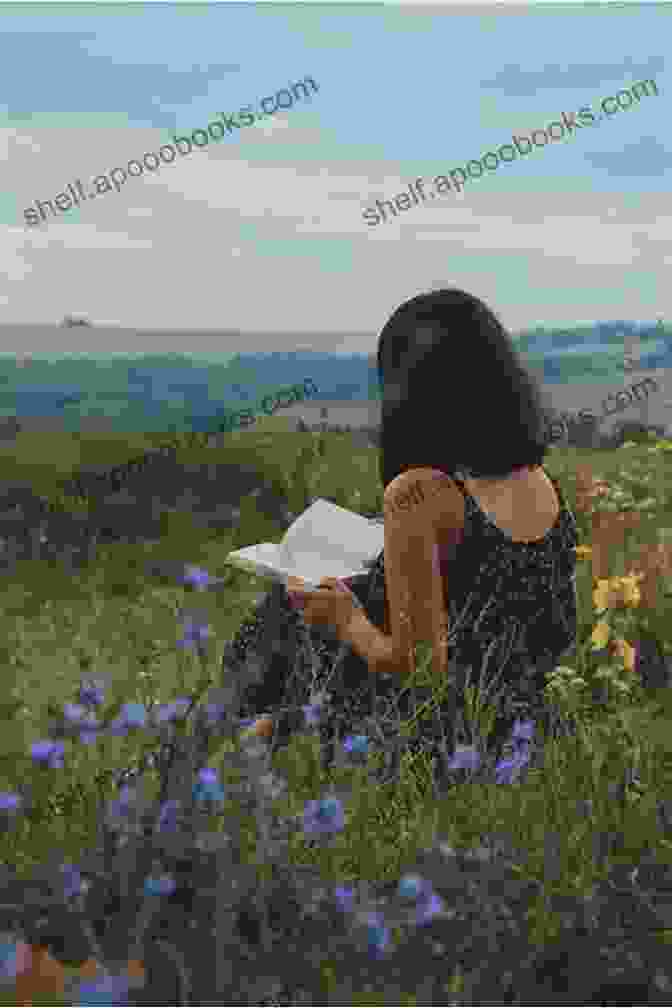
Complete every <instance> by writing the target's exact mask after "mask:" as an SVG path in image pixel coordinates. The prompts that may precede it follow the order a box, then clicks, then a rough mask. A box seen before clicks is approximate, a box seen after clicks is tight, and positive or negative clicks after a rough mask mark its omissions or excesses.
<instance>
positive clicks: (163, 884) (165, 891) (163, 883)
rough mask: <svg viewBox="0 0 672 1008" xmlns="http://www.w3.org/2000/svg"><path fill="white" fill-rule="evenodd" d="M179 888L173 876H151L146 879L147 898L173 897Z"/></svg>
mask: <svg viewBox="0 0 672 1008" xmlns="http://www.w3.org/2000/svg"><path fill="white" fill-rule="evenodd" d="M176 888H177V885H176V882H175V879H174V878H173V877H172V875H167V874H166V875H159V876H158V877H157V876H152V875H149V876H148V877H147V878H146V879H145V885H144V890H145V895H146V896H172V894H173V893H174V892H175V890H176Z"/></svg>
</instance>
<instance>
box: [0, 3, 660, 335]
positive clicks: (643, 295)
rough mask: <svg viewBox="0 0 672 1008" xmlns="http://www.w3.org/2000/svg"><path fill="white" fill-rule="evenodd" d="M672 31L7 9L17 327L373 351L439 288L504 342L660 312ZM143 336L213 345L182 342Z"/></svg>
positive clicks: (614, 18)
mask: <svg viewBox="0 0 672 1008" xmlns="http://www.w3.org/2000/svg"><path fill="white" fill-rule="evenodd" d="M671 19H672V10H671V9H670V8H669V7H666V6H641V7H638V6H627V5H626V6H620V5H614V6H608V5H606V4H605V5H588V6H586V7H583V6H576V7H560V6H558V7H536V8H532V7H517V8H507V7H503V6H496V7H486V6H482V7H476V8H474V7H471V8H458V7H443V8H441V7H428V8H421V7H419V6H411V7H407V8H404V7H391V6H383V5H380V6H377V5H372V6H340V5H337V4H334V5H326V6H306V5H289V4H288V5H281V4H277V5H275V4H273V5H268V6H265V5H262V6H244V5H237V4H236V5H232V6H228V5H225V6H214V5H213V6H207V5H202V6H201V5H199V6H189V5H186V6H178V5H168V4H157V5H149V6H144V5H143V6H140V5H119V6H116V5H115V6H112V5H111V6H95V7H94V6H93V5H91V6H89V5H86V6H76V5H73V6H68V5H60V4H59V5H56V4H54V5H50V6H48V7H47V6H44V7H40V6H38V5H34V6H33V5H31V6H30V8H23V9H21V8H20V7H19V6H18V5H17V6H15V7H14V6H10V5H7V6H2V7H0V81H1V84H2V87H1V88H0V117H1V121H0V144H1V149H0V156H1V157H2V161H3V185H2V193H1V199H0V225H1V227H2V230H1V232H0V234H1V238H0V240H1V242H2V250H1V261H2V284H1V285H0V326H1V327H2V328H3V330H4V332H5V333H6V332H7V331H8V330H6V329H4V326H6V325H7V324H11V323H37V324H45V323H47V324H49V323H55V322H58V321H60V319H62V318H63V316H64V315H65V314H66V313H74V314H81V315H85V316H87V317H88V318H89V319H90V320H91V321H92V322H93V323H94V325H98V326H122V327H124V328H126V329H130V330H134V331H137V339H135V340H134V346H135V348H136V349H139V350H158V351H160V350H185V349H188V350H190V351H192V352H199V351H203V352H208V353H212V352H218V351H219V350H221V351H235V350H247V349H256V350H262V349H263V350H291V349H293V348H294V346H295V345H297V343H300V344H301V345H303V346H305V345H307V343H309V344H310V345H311V346H312V348H313V349H323V350H330V351H347V352H353V351H371V350H373V349H374V348H375V344H376V339H377V333H378V331H379V330H380V328H381V326H382V325H383V324H384V322H385V320H386V318H387V317H388V316H389V314H390V313H391V312H392V311H393V310H394V308H395V307H396V306H397V305H398V304H399V303H400V302H401V301H403V300H404V299H406V298H408V297H410V296H412V295H414V294H416V293H419V292H421V291H423V290H428V289H431V288H435V287H441V286H449V285H456V286H460V287H463V288H465V289H466V290H469V291H471V292H473V293H475V294H477V295H479V296H480V297H482V298H484V299H485V300H486V302H488V303H489V304H490V305H491V306H492V307H493V308H494V309H495V310H496V311H497V312H498V313H499V315H500V317H501V318H502V320H503V321H504V323H505V324H506V325H507V326H509V327H510V328H511V329H513V330H514V331H515V330H517V329H522V328H526V327H529V326H533V325H536V324H546V325H562V326H565V325H571V324H573V323H576V322H589V321H593V320H603V319H620V318H624V319H630V318H632V319H655V318H656V317H657V316H658V315H662V316H663V317H665V318H667V319H669V318H670V317H671V316H672V300H671V299H672V285H671V284H670V283H669V279H668V278H669V276H670V267H672V248H671V246H670V239H671V238H672V206H671V195H670V188H671V187H670V180H671V177H672V147H671V144H672V141H670V139H669V123H670V112H671V109H670V95H672V80H671V76H672V75H671V74H670V71H669V70H668V69H667V68H666V66H665V61H664V54H665V51H666V49H667V48H669V38H670V33H671V32H670V29H671V27H672V20H671ZM306 77H311V78H312V79H313V80H314V81H315V83H316V84H317V86H318V90H317V91H316V92H313V89H312V88H310V91H311V94H312V97H310V98H299V99H298V100H296V101H294V102H293V104H292V106H291V107H290V108H287V109H280V110H279V111H277V112H275V114H270V115H266V116H263V117H262V116H259V118H258V121H256V122H255V123H254V125H252V126H245V125H242V124H241V128H236V127H235V126H234V127H230V128H231V130H232V132H231V134H230V135H229V134H227V135H226V136H225V137H224V138H223V139H221V140H217V141H214V140H210V142H209V144H208V146H205V147H200V148H198V149H194V150H193V152H192V153H191V154H189V155H185V156H183V155H177V157H176V160H175V161H174V162H173V163H171V164H161V165H160V167H159V168H158V169H157V170H154V171H150V170H148V169H147V168H145V169H144V173H143V175H142V176H141V177H136V178H134V177H128V180H127V181H126V182H125V184H124V185H122V186H121V188H120V191H119V192H115V191H112V192H102V194H99V195H98V196H96V198H95V199H92V200H89V201H88V202H84V201H82V205H81V206H79V208H76V207H75V208H71V209H68V210H65V211H61V210H57V211H56V214H55V215H54V214H52V212H51V211H50V210H49V209H48V208H47V209H46V211H45V213H46V217H47V219H46V221H45V222H44V223H40V224H38V225H37V226H32V225H31V224H29V223H27V218H26V217H25V215H24V211H25V210H26V209H28V208H31V207H32V208H33V209H34V208H35V206H36V202H35V201H36V200H41V201H47V200H51V201H52V203H53V202H54V200H55V198H56V196H58V194H59V193H65V192H67V186H68V184H73V185H74V183H75V180H76V179H79V180H80V181H81V185H82V187H83V189H84V191H86V192H95V190H96V185H99V186H101V188H103V187H104V186H109V185H110V183H109V182H107V183H104V182H103V183H96V184H94V183H93V181H92V180H93V179H95V178H96V177H100V176H102V175H109V172H110V171H112V169H115V168H123V169H125V168H126V166H127V164H128V162H129V161H130V160H132V159H139V160H142V158H143V155H144V154H145V153H147V152H154V153H156V152H157V151H158V150H159V148H160V147H161V146H162V145H165V144H169V143H171V142H172V140H173V137H174V136H176V135H177V136H189V135H190V133H191V132H192V130H194V129H204V128H206V127H207V125H208V123H210V122H213V121H214V120H216V119H220V120H221V117H222V115H229V116H231V115H233V116H234V117H238V112H239V110H240V109H242V108H243V107H244V106H251V107H252V110H253V112H254V113H255V114H256V115H259V113H260V111H261V100H262V98H264V97H266V96H269V97H272V96H275V95H276V93H278V92H280V91H281V89H290V90H291V88H292V85H293V84H295V83H296V82H299V81H303V80H304V79H305V78H306ZM651 79H653V80H654V81H655V83H656V86H657V89H658V96H657V97H656V96H655V95H653V94H652V93H651V94H650V96H649V97H646V96H644V97H642V98H641V99H640V100H639V101H637V100H633V102H632V105H631V106H630V107H629V108H623V109H621V110H619V111H617V112H616V113H615V114H614V115H612V116H603V118H602V121H598V122H597V123H596V124H595V125H594V126H587V127H583V128H582V127H579V128H578V129H577V130H576V132H575V133H573V134H572V135H571V136H569V137H568V136H567V133H566V131H565V138H564V139H558V140H550V141H549V142H548V145H547V146H545V147H535V148H534V149H533V150H532V153H530V154H529V155H527V156H525V157H522V156H519V155H515V159H514V160H512V161H509V163H502V164H499V167H497V168H496V170H492V171H491V170H488V171H486V172H485V173H484V174H483V176H482V177H481V178H480V179H474V180H472V181H469V182H468V183H467V184H466V186H465V188H464V190H463V192H462V193H461V195H458V194H456V193H455V192H454V191H451V192H447V193H445V194H442V195H439V196H438V197H436V198H435V199H429V198H427V201H426V202H425V203H424V204H420V205H418V206H413V207H412V208H411V209H407V210H405V211H400V212H399V214H398V216H397V217H396V218H395V219H390V220H388V221H387V222H386V223H380V224H378V225H377V226H371V225H370V224H368V223H367V221H366V220H365V219H364V217H363V212H364V211H365V210H366V209H367V208H372V207H374V206H375V201H376V199H380V200H390V199H394V197H395V195H398V194H400V193H402V192H404V191H405V190H407V186H408V184H409V183H411V182H414V181H415V179H416V178H418V177H422V178H423V180H424V189H425V194H426V195H427V194H428V191H429V190H430V189H431V188H432V180H433V179H434V178H435V176H437V175H445V176H448V175H449V173H450V171H451V170H455V169H458V168H463V169H464V167H465V165H466V162H468V161H470V160H472V159H479V158H481V157H482V156H483V155H484V154H485V153H486V152H488V151H497V150H498V148H500V147H501V146H502V145H503V144H507V143H511V137H512V134H516V135H517V136H521V135H523V134H524V135H525V136H528V137H529V135H530V134H531V132H532V131H533V130H535V129H542V128H543V127H545V126H547V125H548V124H549V123H551V122H558V121H561V120H562V113H563V112H564V113H565V114H567V115H569V114H571V113H574V114H576V113H578V111H579V109H580V108H581V107H582V106H586V107H590V108H591V109H592V110H593V112H594V113H595V115H596V116H597V115H599V114H600V107H599V106H600V102H601V100H602V99H603V98H605V97H608V96H615V95H616V94H617V93H618V92H619V91H624V90H625V89H627V88H631V87H632V84H633V83H635V82H637V81H643V80H651ZM285 94H286V92H285ZM283 101H286V98H285V97H284V96H283V98H281V99H280V102H281V103H282V102H283ZM613 104H614V103H612V107H613ZM623 104H626V100H625V99H623ZM269 107H270V108H274V107H275V99H273V101H272V102H271V103H270V104H269V103H267V104H266V108H267V109H268V108H269ZM238 121H239V122H240V118H239V117H238ZM215 132H218V131H217V129H215ZM168 156H169V154H167V155H166V157H168ZM506 156H509V155H508V154H507V155H506ZM149 161H150V164H154V161H153V159H152V158H151V157H150V158H149ZM132 170H133V171H137V168H135V167H134V168H133V169H132ZM474 171H475V169H474ZM94 203H95V206H94ZM388 216H391V215H389V213H388ZM664 278H665V279H667V280H668V282H667V283H665V282H663V281H664ZM152 329H154V330H156V329H158V330H170V329H181V330H184V329H194V330H202V332H199V333H198V335H197V336H195V337H194V341H192V344H191V345H190V346H189V347H185V346H184V335H183V334H180V335H179V336H178V334H177V333H176V334H175V339H174V341H173V343H174V345H167V341H168V342H169V337H166V336H164V337H161V338H159V337H157V336H156V335H154V336H152V335H151V334H150V333H144V334H143V330H152ZM222 329H228V330H241V331H252V332H253V333H255V334H256V335H255V337H254V340H253V341H247V340H242V339H241V340H240V341H239V342H238V343H237V345H228V346H220V345H219V343H218V339H219V338H216V337H215V334H214V332H213V333H210V334H209V333H208V332H207V330H222ZM334 332H339V333H340V334H341V339H340V342H338V343H337V344H335V342H334V337H333V335H329V334H333V333H334ZM260 334H261V335H260ZM264 334H268V335H264ZM363 334H364V335H363ZM456 336H459V334H456ZM7 338H10V339H11V337H7ZM58 338H59V337H58V332H55V333H54V339H58ZM87 338H88V339H89V340H90V349H91V350H92V351H94V352H95V351H96V350H100V352H101V353H104V352H106V351H112V350H114V349H116V348H115V347H114V346H111V345H110V336H109V332H108V334H107V335H105V333H104V332H101V333H99V334H97V333H96V330H95V329H94V330H93V332H90V333H87ZM294 339H295V340H296V342H293V340H294ZM96 340H98V341H99V342H100V344H101V345H100V346H98V344H97V343H96ZM0 349H1V350H2V351H4V352H7V351H12V352H13V351H14V350H15V349H26V348H25V347H18V346H17V347H16V348H15V347H13V346H2V347H1V348H0ZM29 349H30V350H31V351H32V350H34V351H36V352H39V351H40V350H42V351H46V352H49V351H51V352H54V351H56V352H57V351H58V350H59V349H60V347H58V346H56V345H54V346H49V347H47V346H44V347H31V348H29ZM63 349H65V347H63Z"/></svg>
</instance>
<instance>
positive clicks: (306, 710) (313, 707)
mask: <svg viewBox="0 0 672 1008" xmlns="http://www.w3.org/2000/svg"><path fill="white" fill-rule="evenodd" d="M301 710H302V711H303V714H304V717H305V719H306V724H307V725H308V727H309V728H316V727H317V725H319V723H320V715H321V712H322V704H321V703H309V704H304V705H303V706H302V707H301Z"/></svg>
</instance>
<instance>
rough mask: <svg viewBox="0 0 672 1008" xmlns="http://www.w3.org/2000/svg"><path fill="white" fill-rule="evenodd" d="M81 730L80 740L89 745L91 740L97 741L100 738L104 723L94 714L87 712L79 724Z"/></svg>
mask: <svg viewBox="0 0 672 1008" xmlns="http://www.w3.org/2000/svg"><path fill="white" fill-rule="evenodd" d="M78 727H79V729H80V731H79V741H80V742H81V743H82V744H83V745H89V744H90V743H91V742H95V741H96V739H97V738H98V733H99V732H100V731H101V730H102V727H103V726H102V725H101V723H100V721H98V720H97V719H96V718H95V717H94V715H93V714H85V715H84V717H83V718H82V720H81V721H80V722H79V725H78Z"/></svg>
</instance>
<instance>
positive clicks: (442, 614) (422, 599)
mask: <svg viewBox="0 0 672 1008" xmlns="http://www.w3.org/2000/svg"><path fill="white" fill-rule="evenodd" d="M439 475H440V476H441V477H442V478H441V479H437V477H436V472H435V470H432V469H429V468H422V469H420V468H418V469H410V470H407V471H406V472H404V473H402V474H401V475H399V476H397V478H396V479H395V480H393V481H392V482H391V483H390V484H389V485H388V487H387V488H386V491H385V498H384V514H385V553H384V556H385V589H386V595H387V600H388V607H389V613H390V630H391V633H390V634H384V633H382V632H381V631H380V630H378V628H377V627H375V626H374V625H373V624H372V623H371V622H370V621H369V620H368V618H367V617H366V614H365V612H364V610H363V609H357V610H355V612H354V613H353V616H352V619H351V620H350V623H349V625H348V627H347V630H346V633H345V635H344V636H345V637H346V639H347V640H348V641H349V643H350V644H351V645H352V647H353V649H354V650H355V651H356V652H357V653H358V654H359V655H361V656H362V657H363V658H365V659H366V660H367V661H368V662H369V663H370V664H371V665H372V667H373V668H374V669H375V670H376V671H377V672H392V673H395V674H398V675H400V676H401V677H404V678H405V677H406V676H407V675H408V674H409V673H410V672H411V671H412V670H413V668H414V667H415V645H416V644H418V643H419V642H420V641H427V642H429V643H431V644H432V646H433V651H434V658H435V661H436V662H437V664H436V665H435V668H437V671H438V674H439V676H443V673H444V672H445V670H446V667H447V656H448V649H447V645H448V614H447V611H446V607H445V598H444V591H445V573H446V572H445V570H444V571H443V572H442V571H441V570H440V566H439V530H441V532H442V534H447V533H448V531H449V529H450V527H451V525H452V526H453V527H455V526H458V525H459V524H461V523H463V521H464V500H463V498H462V495H461V494H460V493H459V491H458V490H457V488H456V487H455V484H454V483H453V481H452V480H450V479H449V478H448V477H446V476H445V475H444V474H443V473H441V474H439Z"/></svg>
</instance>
